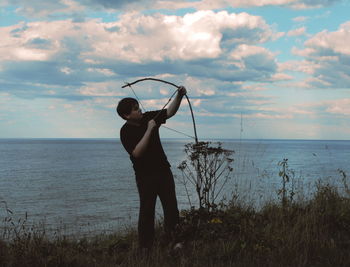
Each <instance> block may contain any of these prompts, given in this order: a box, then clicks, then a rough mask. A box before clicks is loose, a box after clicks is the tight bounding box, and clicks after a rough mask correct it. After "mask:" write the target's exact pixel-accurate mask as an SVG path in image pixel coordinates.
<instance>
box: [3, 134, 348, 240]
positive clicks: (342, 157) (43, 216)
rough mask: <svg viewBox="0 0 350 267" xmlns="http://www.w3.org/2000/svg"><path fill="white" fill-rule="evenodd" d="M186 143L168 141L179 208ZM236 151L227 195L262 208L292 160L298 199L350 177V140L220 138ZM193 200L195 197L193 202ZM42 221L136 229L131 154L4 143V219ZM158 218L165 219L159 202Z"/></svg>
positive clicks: (112, 143) (93, 144)
mask: <svg viewBox="0 0 350 267" xmlns="http://www.w3.org/2000/svg"><path fill="white" fill-rule="evenodd" d="M187 142H188V140H173V139H168V140H166V139H165V140H163V146H164V149H165V151H166V153H167V155H168V159H169V161H170V163H171V164H172V166H173V167H172V169H173V173H174V174H175V176H176V178H177V179H176V184H177V195H178V201H179V206H180V208H188V207H189V204H188V199H187V195H186V193H185V189H184V186H183V184H182V183H181V182H180V180H181V179H180V177H181V173H180V172H179V171H178V170H177V168H176V167H177V166H178V164H179V163H180V162H181V161H182V160H184V159H185V153H184V152H183V148H184V144H186V143H187ZM222 142H223V146H224V147H225V148H228V149H233V150H234V151H235V154H234V159H235V161H234V166H233V167H234V172H233V175H232V178H231V179H230V181H229V184H227V185H226V187H225V190H224V193H225V195H226V197H227V198H231V196H232V193H234V194H236V195H238V196H239V198H240V199H241V200H242V201H245V202H247V203H252V204H254V205H257V206H259V205H260V204H261V203H264V202H265V201H268V200H273V199H276V197H277V194H276V191H277V189H278V188H279V187H280V185H281V180H280V177H278V171H279V167H278V165H277V164H278V162H279V161H281V160H282V159H283V158H288V159H289V160H288V163H289V168H290V169H293V170H294V172H295V179H294V183H295V188H296V190H297V191H298V192H299V193H300V195H303V196H305V195H306V196H307V195H308V194H309V193H310V192H312V190H313V188H314V184H315V181H317V180H318V179H321V180H323V181H325V182H330V183H332V184H335V185H339V183H340V181H341V176H340V174H339V172H338V169H342V170H344V171H345V172H346V173H347V174H349V173H350V164H349V160H350V141H302V140H241V141H239V140H222ZM192 200H194V199H192ZM5 203H6V205H7V207H8V208H9V209H10V210H12V211H13V215H12V216H13V217H15V218H24V216H25V214H26V213H27V214H28V220H29V221H30V222H35V223H44V224H45V228H46V229H47V230H48V231H56V230H57V229H60V230H61V231H63V232H64V233H67V234H69V233H74V234H76V235H84V234H94V233H98V232H101V231H114V230H116V229H120V227H123V226H125V225H130V224H134V223H135V222H136V221H137V214H138V205H139V204H138V194H137V189H136V185H135V180H134V174H133V170H132V167H131V163H130V161H129V158H128V155H127V153H126V152H125V151H124V149H123V147H122V145H121V144H120V142H119V140H116V139H114V140H112V139H97V140H93V139H41V140H39V139H0V216H1V221H3V218H4V217H5V216H6V209H5ZM157 214H158V216H160V215H161V214H162V212H161V208H160V204H159V203H158V204H157Z"/></svg>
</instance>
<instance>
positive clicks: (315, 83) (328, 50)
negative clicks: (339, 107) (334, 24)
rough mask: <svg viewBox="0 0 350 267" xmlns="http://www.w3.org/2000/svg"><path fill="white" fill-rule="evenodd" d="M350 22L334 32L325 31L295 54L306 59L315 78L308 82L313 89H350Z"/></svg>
mask: <svg viewBox="0 0 350 267" xmlns="http://www.w3.org/2000/svg"><path fill="white" fill-rule="evenodd" d="M348 43H350V21H348V22H346V23H344V24H342V25H340V27H339V29H338V30H337V31H334V32H329V31H327V30H324V31H322V32H320V33H317V34H316V35H314V36H313V37H311V38H310V39H309V40H307V41H306V42H305V43H304V46H305V48H304V49H301V50H298V49H294V50H293V52H294V53H295V54H297V55H299V56H303V57H305V59H306V61H305V64H304V66H305V65H308V66H309V67H311V68H309V73H312V74H313V78H312V79H310V80H309V81H308V83H309V85H310V86H312V87H321V88H325V87H326V88H349V87H350V47H349V46H348V45H347V44H348Z"/></svg>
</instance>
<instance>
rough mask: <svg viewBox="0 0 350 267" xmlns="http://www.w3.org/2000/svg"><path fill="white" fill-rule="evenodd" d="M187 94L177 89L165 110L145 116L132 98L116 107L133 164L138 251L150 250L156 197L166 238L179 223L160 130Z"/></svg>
mask: <svg viewBox="0 0 350 267" xmlns="http://www.w3.org/2000/svg"><path fill="white" fill-rule="evenodd" d="M186 93H187V91H186V88H185V87H183V86H180V87H179V89H178V91H177V94H176V97H175V98H174V99H173V101H172V102H171V103H170V105H169V107H168V108H167V109H163V110H158V111H151V112H145V113H142V112H141V110H140V108H139V103H138V102H137V100H136V99H134V98H124V99H122V100H121V101H120V102H119V103H118V107H117V112H118V114H119V116H121V117H122V118H123V119H125V120H126V123H125V124H124V125H123V126H122V128H121V129H120V140H121V142H122V144H123V146H124V148H125V150H126V151H127V152H128V153H129V155H130V159H131V161H132V163H133V168H134V171H135V176H136V184H137V189H138V192H139V197H140V212H139V221H138V234H139V246H140V248H141V249H143V248H145V249H149V248H151V247H152V243H153V240H154V216H155V205H156V199H157V196H159V198H160V200H161V203H162V207H163V211H164V226H165V232H166V234H167V236H168V237H171V235H172V234H173V233H174V230H175V227H176V225H177V224H178V222H179V210H178V208H177V200H176V194H175V184H174V178H173V175H172V172H171V169H170V164H169V162H168V160H167V157H166V155H165V153H164V150H163V147H162V144H161V142H160V138H159V127H160V125H161V124H163V123H165V122H166V120H167V119H169V118H170V117H172V116H174V115H175V113H176V112H177V110H178V109H179V106H180V104H181V100H182V98H183V96H184V95H185V94H186Z"/></svg>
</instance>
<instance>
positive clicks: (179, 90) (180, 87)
mask: <svg viewBox="0 0 350 267" xmlns="http://www.w3.org/2000/svg"><path fill="white" fill-rule="evenodd" d="M177 91H178V93H179V95H181V96H184V95H185V94H187V90H186V88H185V86H182V85H181V86H179V89H178V90H177Z"/></svg>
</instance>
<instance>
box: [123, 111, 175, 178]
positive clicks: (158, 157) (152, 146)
mask: <svg viewBox="0 0 350 267" xmlns="http://www.w3.org/2000/svg"><path fill="white" fill-rule="evenodd" d="M158 113H159V115H158ZM156 116H157V117H156ZM155 117H156V118H155ZM154 118H155V119H154ZM152 119H154V120H155V122H156V124H157V128H156V129H155V130H154V131H153V133H152V136H151V139H150V142H149V143H148V145H147V148H146V151H145V153H144V154H143V155H142V156H141V157H139V158H135V157H133V156H132V151H133V150H134V148H135V147H136V145H137V144H138V143H139V142H140V140H141V139H142V137H143V136H144V134H145V132H146V130H147V126H148V122H149V121H150V120H152ZM166 119H167V110H166V109H163V110H162V111H159V110H158V111H149V112H145V113H143V116H142V119H141V121H140V125H139V126H136V125H132V124H129V123H125V124H124V125H123V127H122V128H121V129H120V140H121V142H122V144H123V146H124V148H125V150H126V151H127V152H128V153H129V155H130V159H131V161H132V163H133V167H134V170H135V173H136V174H150V173H152V172H157V170H158V169H159V168H161V167H169V166H170V164H169V162H168V160H167V157H166V155H165V153H164V150H163V147H162V144H161V142H160V138H159V127H160V125H161V124H163V123H165V122H166Z"/></svg>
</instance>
